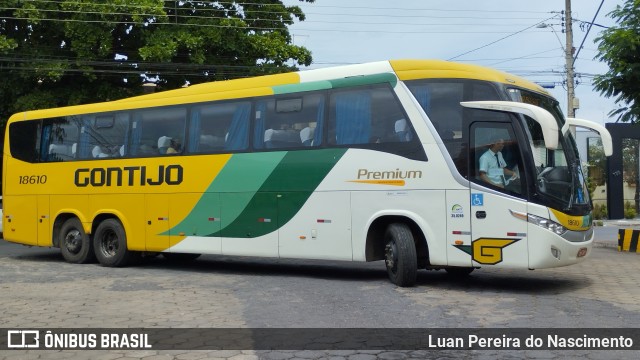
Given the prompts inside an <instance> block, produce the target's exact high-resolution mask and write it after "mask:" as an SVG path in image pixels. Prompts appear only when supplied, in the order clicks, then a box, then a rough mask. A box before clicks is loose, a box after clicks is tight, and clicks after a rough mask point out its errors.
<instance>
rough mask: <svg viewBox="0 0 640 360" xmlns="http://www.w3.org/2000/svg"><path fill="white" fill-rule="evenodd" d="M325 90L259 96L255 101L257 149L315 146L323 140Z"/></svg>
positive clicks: (255, 143) (255, 139) (254, 143)
mask: <svg viewBox="0 0 640 360" xmlns="http://www.w3.org/2000/svg"><path fill="white" fill-rule="evenodd" d="M324 98H325V97H324V93H322V92H308V93H297V94H287V95H281V96H277V97H275V98H266V99H260V100H259V101H258V102H257V105H256V119H255V127H254V136H253V146H254V148H256V149H283V148H300V147H314V146H319V145H321V144H322V128H323V127H324V104H325V100H324Z"/></svg>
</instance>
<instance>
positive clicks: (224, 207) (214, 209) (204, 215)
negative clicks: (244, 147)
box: [162, 152, 286, 236]
mask: <svg viewBox="0 0 640 360" xmlns="http://www.w3.org/2000/svg"><path fill="white" fill-rule="evenodd" d="M285 155H286V152H263V153H253V154H235V155H233V156H232V157H231V159H229V161H228V162H227V164H226V165H225V166H224V168H223V169H222V170H221V171H220V173H219V174H218V176H216V178H215V179H214V180H213V182H212V183H211V185H209V188H208V189H207V190H206V191H205V192H204V194H203V195H202V197H201V198H200V200H198V203H197V204H196V205H195V206H194V208H193V210H192V211H191V212H190V213H189V215H188V216H187V217H186V218H185V219H183V220H182V221H181V222H180V223H179V224H177V225H176V226H174V227H173V228H171V229H170V230H169V232H167V233H163V234H162V235H169V234H172V235H176V234H179V233H181V232H183V233H185V235H194V236H208V235H209V234H211V233H212V232H217V230H213V228H215V227H219V226H220V225H222V226H224V225H225V224H227V225H228V224H230V223H231V222H233V221H234V220H235V219H236V217H238V216H239V215H240V214H241V213H242V211H243V210H244V209H245V207H246V206H247V204H248V203H249V201H251V199H252V198H253V197H254V195H255V193H256V192H257V191H258V189H260V187H261V186H262V185H263V184H264V182H265V181H266V179H267V178H268V177H269V175H271V173H272V172H273V170H274V169H275V168H276V166H277V165H278V164H279V163H280V162H281V161H282V158H283V157H284V156H285ZM203 171H206V170H204V169H203ZM210 219H213V220H210ZM215 219H218V221H216V220H215ZM220 220H221V221H222V223H221V222H220Z"/></svg>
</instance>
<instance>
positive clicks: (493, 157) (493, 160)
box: [479, 138, 518, 188]
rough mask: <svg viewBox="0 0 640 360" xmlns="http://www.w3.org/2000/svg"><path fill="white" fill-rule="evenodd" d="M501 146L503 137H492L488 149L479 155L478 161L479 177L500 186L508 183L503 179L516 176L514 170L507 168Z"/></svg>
mask: <svg viewBox="0 0 640 360" xmlns="http://www.w3.org/2000/svg"><path fill="white" fill-rule="evenodd" d="M503 148H504V140H503V139H498V138H495V139H493V141H492V143H491V145H490V146H489V149H487V151H486V152H485V153H484V154H482V156H480V161H479V162H480V164H479V169H480V179H482V180H483V181H485V182H487V183H489V184H491V185H494V186H497V187H501V188H504V187H505V186H506V185H507V184H508V181H506V180H505V179H509V181H511V180H515V179H517V177H518V175H517V174H516V172H515V171H513V170H511V169H509V168H507V162H506V161H504V157H502V149H503Z"/></svg>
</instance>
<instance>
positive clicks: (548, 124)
mask: <svg viewBox="0 0 640 360" xmlns="http://www.w3.org/2000/svg"><path fill="white" fill-rule="evenodd" d="M460 105H462V106H464V107H467V108H472V109H481V110H490V111H501V112H510V113H516V114H522V115H526V116H528V117H530V118H532V119H533V120H534V121H535V122H537V123H538V124H540V127H541V128H542V136H543V137H544V144H545V147H546V148H547V149H549V150H556V149H557V148H558V130H560V129H559V128H558V123H557V122H556V119H555V118H554V117H553V115H551V113H550V112H548V111H547V110H545V109H543V108H541V107H538V106H535V105H531V104H525V103H519V102H514V101H463V102H461V103H460Z"/></svg>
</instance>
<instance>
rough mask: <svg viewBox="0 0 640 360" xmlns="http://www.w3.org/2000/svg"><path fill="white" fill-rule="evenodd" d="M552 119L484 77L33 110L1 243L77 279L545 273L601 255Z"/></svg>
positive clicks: (331, 74) (540, 98)
mask: <svg viewBox="0 0 640 360" xmlns="http://www.w3.org/2000/svg"><path fill="white" fill-rule="evenodd" d="M571 124H574V125H581V126H587V127H592V128H593V127H596V128H597V129H596V130H598V131H600V132H601V135H604V136H603V140H604V141H603V142H604V144H605V148H606V149H605V150H606V151H610V146H611V145H610V144H611V142H610V138H609V137H607V136H606V135H608V133H607V132H606V130H604V128H602V127H601V126H600V127H598V126H596V125H595V124H593V123H591V122H588V121H583V120H579V119H568V120H567V119H565V118H564V116H563V115H562V113H561V111H560V109H559V106H558V102H557V101H556V100H554V99H553V98H552V97H551V96H550V95H549V94H548V93H547V92H546V91H544V90H543V89H542V88H541V87H539V86H537V85H536V84H534V83H531V82H528V81H526V80H524V79H522V78H518V77H515V76H512V75H509V74H506V73H502V72H498V71H495V70H491V69H487V68H484V67H478V66H472V65H463V64H457V63H450V62H444V61H428V60H397V61H384V62H375V63H369V64H361V65H353V66H342V67H335V68H326V69H317V70H311V71H302V72H295V73H287V74H279V75H272V76H264V77H256V78H248V79H240V80H231V81H224V82H216V83H207V84H200V85H194V86H191V87H189V88H184V89H178V90H172V91H166V92H162V93H155V94H149V95H143V96H139V97H134V98H129V99H124V100H119V101H112V102H105V103H98V104H90V105H80V106H71V107H64V108H57V109H47V110H35V111H26V112H22V113H18V114H15V115H13V116H12V117H11V118H10V119H9V121H8V124H7V132H6V138H5V145H4V169H3V170H4V172H3V176H4V179H3V183H2V185H3V196H4V216H3V221H4V237H5V240H8V241H12V242H16V243H21V244H25V245H34V246H48V247H59V248H60V249H61V252H62V255H63V257H64V259H65V260H66V261H68V262H72V263H85V262H90V261H92V260H95V259H96V258H97V260H98V261H99V262H100V264H102V265H104V266H123V265H125V264H127V263H128V262H129V261H131V260H132V259H133V258H135V257H137V256H140V255H142V254H145V253H162V254H164V255H165V256H166V257H168V258H171V257H173V258H184V259H188V258H195V257H197V256H198V254H224V255H243V256H263V257H280V258H298V259H327V260H347V261H375V260H384V261H385V263H386V267H387V270H388V274H389V277H390V279H391V281H392V282H394V283H395V284H397V285H399V286H411V285H413V284H414V283H415V280H416V272H417V270H418V269H445V270H447V271H449V272H450V273H452V274H468V273H469V272H471V271H472V270H473V269H474V268H477V267H481V266H487V267H509V268H524V269H539V268H549V267H557V266H564V265H571V264H575V263H577V262H579V261H581V260H582V259H584V258H585V257H586V256H587V255H589V252H590V251H591V245H592V240H593V228H592V219H591V202H590V199H589V195H588V192H587V191H586V188H585V182H584V178H583V174H582V170H581V166H580V161H579V157H578V152H577V150H576V145H575V142H574V139H573V137H572V135H571V132H570V131H568V130H569V125H571Z"/></svg>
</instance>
